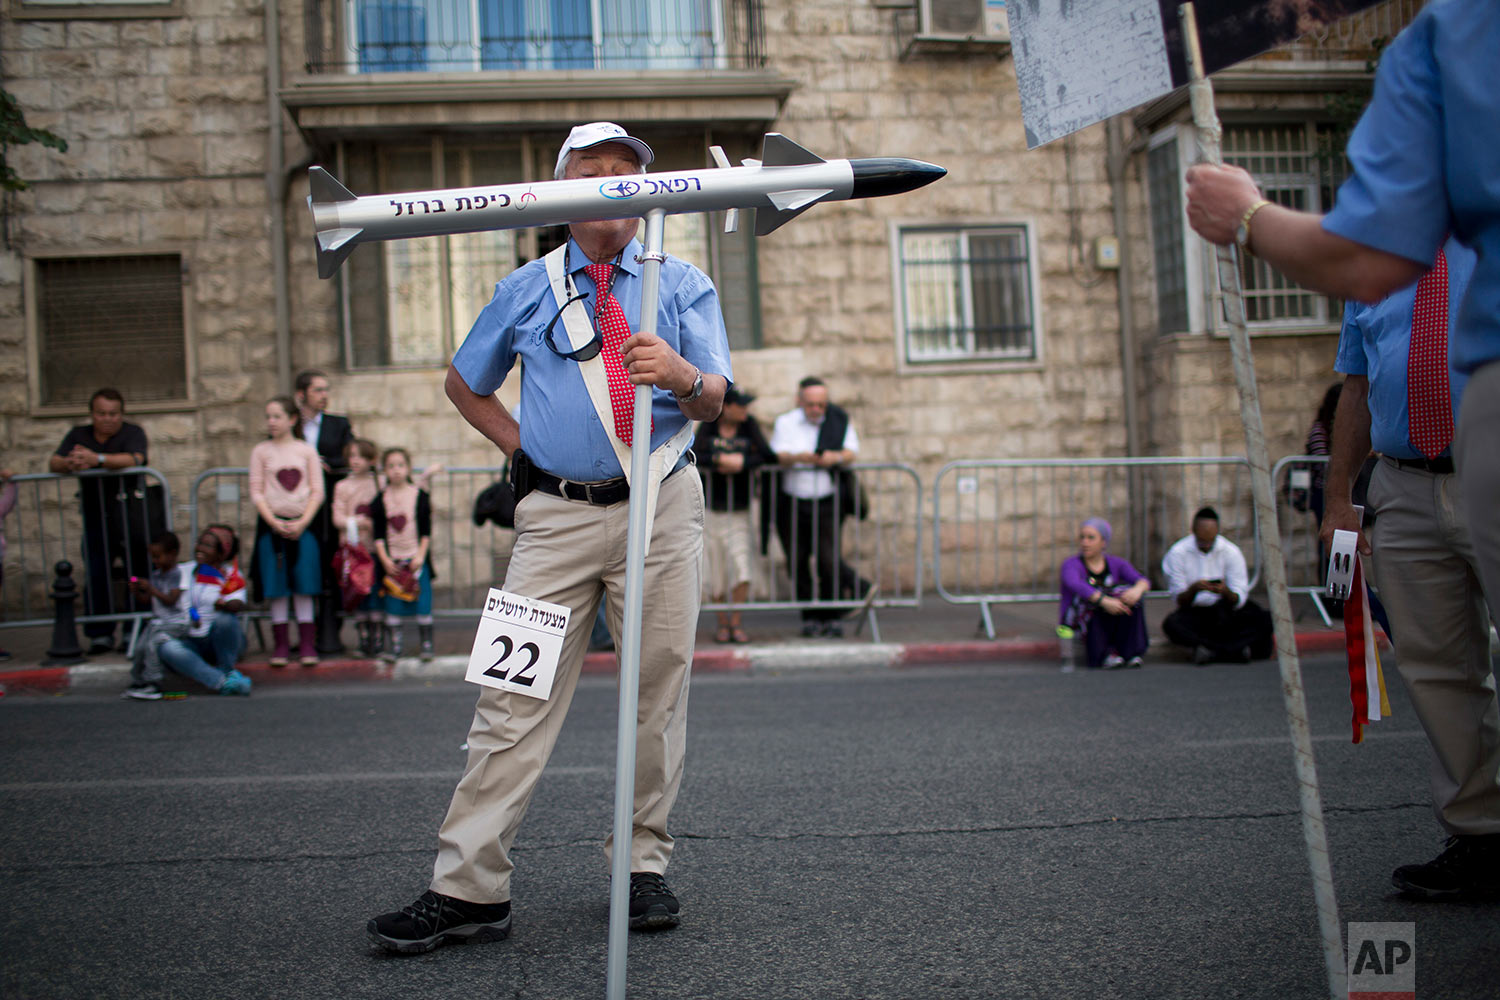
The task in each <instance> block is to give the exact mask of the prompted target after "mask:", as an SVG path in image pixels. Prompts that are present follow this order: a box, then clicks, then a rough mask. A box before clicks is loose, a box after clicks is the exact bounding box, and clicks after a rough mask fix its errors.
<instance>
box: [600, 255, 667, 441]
mask: <svg viewBox="0 0 1500 1000" xmlns="http://www.w3.org/2000/svg"><path fill="white" fill-rule="evenodd" d="M613 267H614V265H613V264H590V265H589V266H588V267H586V268H584V270H585V271H587V272H588V275H589V277H590V278H591V279H592V280H593V282H594V290H595V291H594V294H595V295H598V296H599V300H598V306H597V309H596V311H595V313H594V316H595V322H596V323H598V324H599V337H600V339H601V340H603V341H604V350H602V351H600V352H599V359H600V360H601V361H603V362H604V375H605V377H606V378H607V379H608V380H609V405H610V409H612V410H613V411H614V414H615V436H616V437H618V438H619V439H620V440H621V441H624V442H625V443H626V444H627V445H628V444H630V438H631V436H632V428H633V424H632V421H634V420H635V386H633V385H631V384H630V376H628V375H627V374H626V373H625V364H624V362H622V361H621V360H620V345H621V344H623V343H625V340H626V338H628V337H629V336H630V324H629V323H628V322H626V320H625V310H624V309H622V308H620V300H619V299H617V298H615V296H614V293H613V292H611V291H610V290H609V288H610V280H609V278H610V269H611V268H613ZM652 425H653V427H654V426H655V421H652Z"/></svg>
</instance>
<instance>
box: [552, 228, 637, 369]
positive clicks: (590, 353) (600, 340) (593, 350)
mask: <svg viewBox="0 0 1500 1000" xmlns="http://www.w3.org/2000/svg"><path fill="white" fill-rule="evenodd" d="M624 252H625V251H623V250H622V251H620V253H617V254H615V259H614V263H612V264H611V265H610V267H609V282H608V283H607V284H606V285H605V286H604V288H603V289H596V291H602V292H603V294H601V295H596V296H595V297H594V311H593V314H592V315H591V316H590V325H591V326H592V327H593V330H594V336H593V337H592V338H591V339H590V340H589V342H588V343H587V344H584V345H583V346H582V347H580V348H578V349H577V350H574V351H561V350H558V348H557V342H556V341H555V340H554V339H553V333H552V331H553V328H554V327H556V326H557V321H558V320H560V319H562V314H563V310H565V309H567V308H568V306H570V305H572V304H573V303H575V302H579V301H582V300H583V299H586V298H588V297H589V293H588V292H580V291H578V289H577V288H576V287H575V286H574V285H573V268H572V261H571V257H572V253H573V243H572V241H571V240H569V241H568V245H567V248H566V249H564V250H563V283H564V284H563V287H564V289H565V290H566V291H567V293H568V300H567V301H566V302H564V303H563V304H562V305H561V306H559V307H558V310H557V315H556V316H553V317H552V320H551V322H549V323H548V324H547V329H545V330H543V331H542V335H543V337H544V338H545V339H546V341H547V347H548V348H550V349H551V351H552V353H553V354H556V355H557V356H558V357H560V358H564V359H566V360H568V361H577V362H579V363H580V364H582V363H583V362H585V361H592V360H593V359H594V358H596V357H598V356H599V352H600V351H601V350H603V349H604V337H603V336H602V335H600V333H599V313H600V311H601V310H602V309H603V308H604V300H605V299H607V298H609V293H610V289H612V288H614V286H615V274H616V273H618V271H619V268H620V257H621V255H622V254H624Z"/></svg>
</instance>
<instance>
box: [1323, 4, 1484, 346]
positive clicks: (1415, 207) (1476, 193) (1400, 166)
mask: <svg viewBox="0 0 1500 1000" xmlns="http://www.w3.org/2000/svg"><path fill="white" fill-rule="evenodd" d="M1497 59H1500V3H1495V2H1493V0H1482V2H1476V0H1433V2H1431V3H1429V4H1428V5H1427V6H1426V7H1425V8H1423V10H1422V11H1421V12H1420V13H1419V14H1418V15H1417V16H1416V18H1415V19H1414V20H1413V21H1412V23H1411V24H1410V25H1409V26H1408V27H1407V28H1406V30H1405V31H1403V32H1401V34H1400V35H1398V36H1397V38H1396V40H1395V41H1394V42H1392V43H1391V46H1390V48H1389V49H1387V51H1386V53H1385V55H1384V56H1383V57H1382V59H1381V60H1380V69H1379V71H1378V72H1377V74H1376V78H1375V94H1374V97H1373V99H1372V100H1371V102H1370V106H1369V108H1368V109H1367V110H1366V111H1365V114H1364V116H1363V117H1362V118H1361V119H1360V122H1359V125H1358V126H1357V127H1356V128H1355V130H1354V133H1353V134H1352V135H1351V136H1350V138H1349V147H1348V156H1349V163H1350V167H1351V170H1352V173H1351V175H1350V178H1349V180H1348V181H1346V182H1345V183H1344V185H1343V186H1342V187H1341V188H1339V192H1338V198H1337V200H1336V202H1335V204H1334V207H1333V211H1331V212H1329V213H1328V215H1327V216H1326V217H1325V218H1324V220H1323V227H1324V228H1325V229H1327V230H1328V231H1329V232H1331V233H1334V234H1336V235H1339V236H1343V237H1346V238H1347V239H1351V240H1353V241H1355V242H1357V243H1361V244H1364V245H1365V246H1369V247H1374V248H1376V249H1379V250H1384V251H1386V252H1388V253H1393V254H1396V255H1398V256H1401V257H1406V258H1408V259H1410V260H1414V261H1418V262H1420V263H1423V264H1429V265H1430V264H1431V263H1432V261H1433V258H1434V256H1435V255H1436V254H1437V248H1438V247H1439V246H1440V245H1441V244H1442V242H1443V240H1444V238H1445V237H1446V236H1447V234H1449V233H1452V234H1453V235H1454V236H1456V237H1457V238H1458V240H1459V242H1461V243H1463V244H1465V245H1466V246H1469V247H1473V248H1474V249H1475V250H1477V251H1478V252H1479V264H1478V266H1477V268H1476V270H1475V273H1474V280H1473V281H1472V282H1471V283H1470V285H1469V290H1468V293H1467V294H1466V295H1465V297H1464V301H1463V304H1462V306H1461V307H1460V309H1459V310H1458V312H1457V314H1456V316H1455V318H1454V321H1453V324H1452V334H1451V336H1452V342H1453V352H1452V357H1453V363H1454V365H1455V366H1456V367H1457V368H1458V369H1459V370H1460V371H1463V372H1470V371H1473V370H1474V369H1475V368H1477V367H1479V366H1480V365H1482V364H1485V363H1487V362H1490V361H1496V360H1500V141H1496V129H1497V128H1500V83H1497V82H1496V75H1495V66H1496V61H1497Z"/></svg>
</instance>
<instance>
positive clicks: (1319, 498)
mask: <svg viewBox="0 0 1500 1000" xmlns="http://www.w3.org/2000/svg"><path fill="white" fill-rule="evenodd" d="M1327 469H1328V456H1327V455H1288V456H1287V457H1285V458H1283V459H1282V460H1281V461H1279V462H1277V463H1276V464H1275V465H1274V466H1272V467H1271V489H1272V491H1273V493H1274V496H1275V498H1276V521H1277V523H1278V524H1279V525H1280V526H1281V552H1282V556H1283V557H1284V558H1285V560H1286V585H1287V592H1288V593H1291V594H1306V595H1307V596H1308V598H1309V599H1310V600H1311V601H1312V604H1313V607H1314V608H1315V609H1317V612H1318V616H1319V617H1320V618H1322V619H1323V624H1324V625H1326V626H1329V627H1332V626H1333V619H1332V618H1331V617H1329V614H1328V608H1327V607H1326V606H1325V605H1324V603H1323V601H1324V598H1325V597H1326V594H1325V593H1324V589H1323V582H1324V581H1323V578H1324V576H1325V575H1326V573H1327V567H1328V556H1327V554H1326V553H1325V552H1324V550H1323V546H1322V543H1321V542H1320V541H1319V539H1318V532H1319V529H1320V527H1321V526H1322V523H1323V475H1324V474H1325V473H1326V471H1327Z"/></svg>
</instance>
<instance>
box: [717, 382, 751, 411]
mask: <svg viewBox="0 0 1500 1000" xmlns="http://www.w3.org/2000/svg"><path fill="white" fill-rule="evenodd" d="M724 402H725V403H734V404H737V405H739V406H749V405H750V404H751V403H753V402H755V397H754V396H753V395H751V394H750V393H748V392H746V391H745V390H743V389H741V388H740V387H739V386H736V385H732V386H730V387H729V388H728V389H726V390H724Z"/></svg>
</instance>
